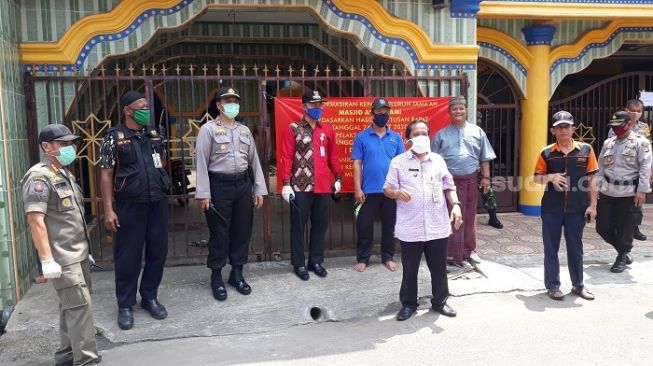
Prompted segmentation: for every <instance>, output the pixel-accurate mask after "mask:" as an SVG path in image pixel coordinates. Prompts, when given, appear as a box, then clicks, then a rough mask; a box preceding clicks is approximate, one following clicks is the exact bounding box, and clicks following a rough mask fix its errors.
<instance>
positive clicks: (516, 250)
mask: <svg viewBox="0 0 653 366" xmlns="http://www.w3.org/2000/svg"><path fill="white" fill-rule="evenodd" d="M652 218H653V205H651V204H648V205H645V207H644V220H643V222H642V225H641V226H640V230H641V231H642V232H643V233H644V234H645V235H647V236H648V239H647V240H646V241H637V240H636V241H635V246H638V247H643V246H645V247H649V248H652V247H653V241H651V238H653V219H652ZM499 219H500V220H501V222H503V225H504V227H503V229H500V230H499V229H495V228H493V227H491V226H488V225H486V223H487V220H488V216H487V215H479V216H478V226H477V232H478V242H477V245H478V251H479V253H480V254H481V255H483V254H485V255H489V256H501V255H512V254H539V253H542V252H543V243H542V221H541V219H540V218H539V217H530V216H524V215H522V214H519V213H506V214H499ZM583 245H584V248H585V251H586V252H588V251H593V250H605V249H611V248H612V246H610V245H609V244H607V243H606V242H604V241H603V239H601V237H600V236H599V235H598V234H597V233H596V230H595V226H594V223H591V224H588V225H587V226H586V227H585V232H584V234H583ZM563 250H564V238H563V239H562V244H561V248H560V251H561V252H562V251H563Z"/></svg>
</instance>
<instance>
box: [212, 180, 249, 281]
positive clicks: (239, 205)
mask: <svg viewBox="0 0 653 366" xmlns="http://www.w3.org/2000/svg"><path fill="white" fill-rule="evenodd" d="M210 184H211V202H212V204H213V206H214V207H215V211H214V210H213V209H209V210H208V211H207V212H206V222H207V223H208V226H209V232H210V234H209V256H208V258H207V260H206V266H207V267H209V268H211V269H213V270H219V269H221V268H222V267H224V266H225V265H226V264H227V257H229V264H231V266H232V267H234V266H242V265H244V264H245V263H247V254H248V253H249V242H250V240H251V239H252V224H253V220H254V216H253V215H254V200H253V196H252V182H251V180H250V179H249V178H248V177H245V178H243V179H241V180H236V181H222V180H219V179H216V178H214V177H211V178H210ZM216 211H217V212H216Z"/></svg>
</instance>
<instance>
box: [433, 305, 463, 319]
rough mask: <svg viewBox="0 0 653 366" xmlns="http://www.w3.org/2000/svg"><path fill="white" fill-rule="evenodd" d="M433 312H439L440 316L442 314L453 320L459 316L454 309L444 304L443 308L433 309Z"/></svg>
mask: <svg viewBox="0 0 653 366" xmlns="http://www.w3.org/2000/svg"><path fill="white" fill-rule="evenodd" d="M433 310H435V311H437V312H438V313H440V314H442V315H444V316H448V317H450V318H453V317H455V316H456V315H458V313H456V310H454V309H452V308H451V307H450V306H449V305H447V304H444V306H443V307H441V308H439V309H436V308H433Z"/></svg>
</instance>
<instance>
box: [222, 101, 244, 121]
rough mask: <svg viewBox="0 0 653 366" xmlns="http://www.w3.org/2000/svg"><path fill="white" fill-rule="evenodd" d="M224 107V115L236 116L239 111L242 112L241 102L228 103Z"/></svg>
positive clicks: (228, 116)
mask: <svg viewBox="0 0 653 366" xmlns="http://www.w3.org/2000/svg"><path fill="white" fill-rule="evenodd" d="M222 108H223V109H224V111H223V112H224V115H225V116H227V118H236V116H237V115H238V113H240V104H238V103H227V104H225V105H224V106H222Z"/></svg>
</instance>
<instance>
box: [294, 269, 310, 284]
mask: <svg viewBox="0 0 653 366" xmlns="http://www.w3.org/2000/svg"><path fill="white" fill-rule="evenodd" d="M295 274H296V275H297V277H299V278H301V279H302V280H303V281H308V279H309V278H310V276H309V275H308V271H307V270H306V267H304V266H295Z"/></svg>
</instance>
